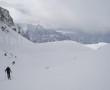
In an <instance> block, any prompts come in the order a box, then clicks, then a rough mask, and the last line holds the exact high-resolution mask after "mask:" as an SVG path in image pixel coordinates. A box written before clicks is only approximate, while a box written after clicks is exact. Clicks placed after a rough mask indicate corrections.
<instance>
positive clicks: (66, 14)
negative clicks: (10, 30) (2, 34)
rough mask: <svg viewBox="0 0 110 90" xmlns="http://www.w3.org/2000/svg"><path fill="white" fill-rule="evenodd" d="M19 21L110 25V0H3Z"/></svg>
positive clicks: (97, 27) (99, 27)
mask: <svg viewBox="0 0 110 90" xmlns="http://www.w3.org/2000/svg"><path fill="white" fill-rule="evenodd" d="M0 5H1V6H4V7H6V8H8V9H9V10H10V13H11V15H12V17H13V18H14V20H15V22H23V23H24V22H26V23H32V24H38V23H41V24H43V25H45V26H47V27H55V28H59V27H67V28H72V27H80V28H84V29H85V30H93V29H94V30H105V28H106V29H107V28H110V0H1V1H0Z"/></svg>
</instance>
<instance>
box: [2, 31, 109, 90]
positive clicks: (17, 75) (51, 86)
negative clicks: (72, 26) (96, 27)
mask: <svg viewBox="0 0 110 90" xmlns="http://www.w3.org/2000/svg"><path fill="white" fill-rule="evenodd" d="M0 38H1V39H0V90H110V55H109V52H110V46H109V45H107V46H105V47H102V48H100V49H99V50H97V51H94V50H92V49H89V48H87V47H85V46H83V45H81V44H79V43H75V42H71V41H63V42H54V43H45V44H32V43H30V42H28V41H27V40H26V39H24V38H22V37H21V36H19V35H18V34H16V33H15V32H14V31H10V32H8V33H7V32H3V31H1V30H0ZM3 39H5V40H3ZM6 40H9V41H10V42H12V43H10V42H6ZM13 41H14V43H13ZM4 52H8V56H4V55H3V53H4ZM10 53H11V55H12V56H11V57H10ZM13 56H16V58H14V57H13ZM13 60H15V61H16V64H15V65H11V62H12V61H13ZM7 65H10V66H11V68H12V71H13V72H12V80H7V78H6V75H5V72H4V69H5V67H6V66H7Z"/></svg>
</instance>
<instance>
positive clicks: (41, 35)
mask: <svg viewBox="0 0 110 90" xmlns="http://www.w3.org/2000/svg"><path fill="white" fill-rule="evenodd" d="M17 26H18V28H19V32H20V33H21V35H23V36H24V37H26V38H27V39H28V40H30V41H32V42H34V43H36V42H37V43H39V42H40V43H44V42H54V41H63V40H71V41H77V42H79V43H83V44H96V43H100V42H105V43H110V32H109V31H106V32H95V33H91V32H85V31H82V30H80V29H77V28H74V29H73V30H69V29H66V30H65V29H46V28H44V27H43V26H41V25H39V24H38V25H32V24H17Z"/></svg>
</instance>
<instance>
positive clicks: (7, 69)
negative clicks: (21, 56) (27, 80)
mask: <svg viewBox="0 0 110 90" xmlns="http://www.w3.org/2000/svg"><path fill="white" fill-rule="evenodd" d="M5 72H6V73H7V78H8V80H11V75H10V73H11V72H12V71H11V69H10V67H9V66H8V67H7V68H6V69H5Z"/></svg>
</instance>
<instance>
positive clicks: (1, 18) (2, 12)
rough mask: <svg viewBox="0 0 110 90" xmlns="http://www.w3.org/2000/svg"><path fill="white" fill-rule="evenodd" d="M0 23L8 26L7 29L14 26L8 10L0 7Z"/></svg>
mask: <svg viewBox="0 0 110 90" xmlns="http://www.w3.org/2000/svg"><path fill="white" fill-rule="evenodd" d="M0 22H1V23H3V24H6V25H8V26H9V27H12V26H14V22H13V19H12V17H11V16H10V13H9V11H8V10H6V9H4V8H2V7H0Z"/></svg>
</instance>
